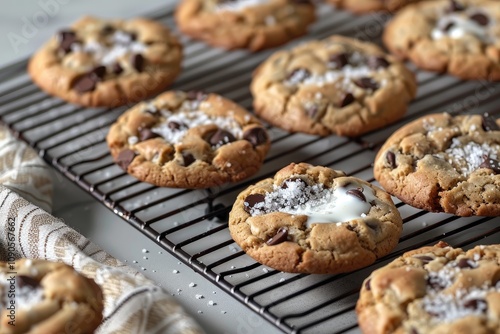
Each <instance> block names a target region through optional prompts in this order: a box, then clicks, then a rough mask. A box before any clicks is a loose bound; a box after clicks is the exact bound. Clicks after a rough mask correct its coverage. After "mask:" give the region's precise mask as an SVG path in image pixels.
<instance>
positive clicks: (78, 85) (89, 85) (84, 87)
mask: <svg viewBox="0 0 500 334" xmlns="http://www.w3.org/2000/svg"><path fill="white" fill-rule="evenodd" d="M96 84H97V80H96V79H95V78H94V76H92V75H90V74H88V73H86V74H83V75H81V76H80V77H79V78H78V79H76V81H75V82H74V83H73V89H74V90H76V91H77V92H78V93H80V94H83V93H86V92H91V91H93V90H94V89H95V86H96Z"/></svg>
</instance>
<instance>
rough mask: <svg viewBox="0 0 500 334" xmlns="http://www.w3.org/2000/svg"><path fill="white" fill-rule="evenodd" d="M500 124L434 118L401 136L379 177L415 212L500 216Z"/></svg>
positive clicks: (487, 119) (382, 157)
mask: <svg viewBox="0 0 500 334" xmlns="http://www.w3.org/2000/svg"><path fill="white" fill-rule="evenodd" d="M499 125H500V120H496V119H494V118H493V117H491V116H488V115H483V116H481V115H469V116H464V115H462V116H455V117H453V116H451V115H449V114H434V115H428V116H424V117H422V118H420V119H417V120H415V121H413V122H411V123H409V124H407V125H405V126H404V127H402V128H401V129H399V130H398V131H396V132H395V133H394V134H393V135H392V136H391V137H389V139H387V141H386V142H385V144H384V145H383V146H382V148H381V149H380V151H379V152H378V154H377V156H376V159H375V165H374V175H375V178H376V179H377V180H378V181H379V183H380V185H381V186H382V187H383V188H384V189H385V190H387V191H388V192H389V193H390V194H392V195H394V196H396V197H398V198H399V199H401V200H402V201H403V202H405V203H407V204H409V205H412V206H414V207H417V208H420V209H424V210H427V211H433V212H447V213H452V214H455V215H458V216H471V215H479V216H498V215H500V162H499V160H500V126H499Z"/></svg>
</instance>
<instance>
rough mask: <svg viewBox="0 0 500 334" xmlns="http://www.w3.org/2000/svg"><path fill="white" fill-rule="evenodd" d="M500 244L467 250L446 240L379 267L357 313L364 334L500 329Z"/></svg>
mask: <svg viewBox="0 0 500 334" xmlns="http://www.w3.org/2000/svg"><path fill="white" fill-rule="evenodd" d="M499 273H500V245H489V246H476V247H475V248H473V249H471V250H468V251H466V252H465V251H463V250H461V249H459V248H452V247H450V246H449V245H447V244H446V243H444V242H440V243H438V244H437V245H436V246H433V247H423V248H420V249H417V250H413V251H410V252H407V253H405V254H404V255H403V256H401V257H399V258H397V259H396V260H394V261H393V262H391V263H389V264H388V265H386V266H385V267H383V268H381V269H378V270H376V271H374V272H373V273H372V274H371V275H370V277H368V278H367V279H366V280H365V282H364V284H363V286H362V288H361V293H360V297H359V300H358V303H357V305H356V312H357V314H358V320H359V325H360V327H361V329H362V331H363V333H371V334H377V333H380V334H382V333H383V334H387V333H412V334H423V333H498V331H499V328H500V275H499Z"/></svg>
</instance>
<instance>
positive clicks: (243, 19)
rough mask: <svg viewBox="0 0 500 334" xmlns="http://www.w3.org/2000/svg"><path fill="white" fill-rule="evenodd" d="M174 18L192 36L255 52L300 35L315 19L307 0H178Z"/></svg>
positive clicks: (231, 47) (228, 47)
mask: <svg viewBox="0 0 500 334" xmlns="http://www.w3.org/2000/svg"><path fill="white" fill-rule="evenodd" d="M175 18H176V21H177V25H178V27H179V29H180V30H181V31H182V32H183V33H185V34H186V35H189V36H191V37H193V38H196V39H200V40H203V41H205V42H207V43H208V44H211V45H214V46H218V47H223V48H225V49H236V48H246V49H249V50H251V51H258V50H262V49H266V48H271V47H275V46H278V45H282V44H285V43H286V42H288V41H290V40H292V39H294V38H297V37H299V36H302V35H304V34H305V33H306V32H307V28H308V26H309V25H310V24H311V23H312V22H314V20H315V9H314V6H313V5H312V4H311V3H310V2H309V1H308V0H182V2H181V3H180V4H179V6H178V7H177V10H176V13H175Z"/></svg>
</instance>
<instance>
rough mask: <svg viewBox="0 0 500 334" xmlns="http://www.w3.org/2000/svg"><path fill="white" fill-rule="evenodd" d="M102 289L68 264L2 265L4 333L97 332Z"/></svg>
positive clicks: (0, 298) (0, 295)
mask: <svg viewBox="0 0 500 334" xmlns="http://www.w3.org/2000/svg"><path fill="white" fill-rule="evenodd" d="M102 311H103V299H102V292H101V289H100V288H99V286H98V285H97V284H96V283H95V282H94V281H93V280H91V279H88V278H86V277H84V276H82V275H80V274H79V273H77V272H76V271H75V270H74V269H73V268H72V267H70V266H68V265H66V264H64V263H56V262H49V261H44V260H28V259H20V260H17V261H15V262H0V315H1V320H0V333H2V334H17V333H82V334H90V333H94V330H95V329H96V328H97V327H98V326H99V324H100V323H101V320H102Z"/></svg>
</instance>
